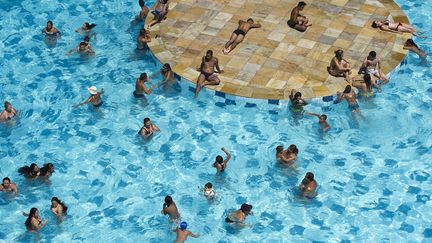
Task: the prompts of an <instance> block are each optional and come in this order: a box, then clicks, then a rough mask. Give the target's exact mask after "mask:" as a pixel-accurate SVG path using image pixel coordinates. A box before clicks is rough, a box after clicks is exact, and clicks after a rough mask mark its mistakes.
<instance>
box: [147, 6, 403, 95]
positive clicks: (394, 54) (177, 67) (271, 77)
mask: <svg viewBox="0 0 432 243" xmlns="http://www.w3.org/2000/svg"><path fill="white" fill-rule="evenodd" d="M306 3H307V4H308V5H307V6H306V8H305V10H304V11H303V12H302V14H304V15H306V16H307V17H308V18H309V19H310V22H311V23H312V24H313V26H312V27H311V28H310V29H308V30H307V31H306V32H305V33H300V32H297V31H295V30H293V29H290V28H289V27H288V26H287V24H286V21H287V20H288V16H289V14H290V12H291V9H292V8H293V7H294V6H296V4H297V1H292V0H171V1H170V8H169V9H170V10H169V14H168V18H167V19H166V20H164V21H163V22H162V23H161V24H158V25H156V26H154V27H153V28H152V31H151V32H152V37H155V36H156V35H159V36H160V37H158V38H153V39H152V42H151V43H150V44H149V46H150V49H151V50H152V52H153V53H154V54H155V56H156V57H157V58H158V59H159V60H160V61H161V62H162V63H166V62H168V63H170V64H171V66H172V67H173V69H174V71H175V72H176V73H177V74H179V75H180V76H182V77H183V78H185V79H187V80H190V81H191V82H194V83H195V82H196V79H197V77H198V75H199V72H198V71H197V67H199V65H200V63H201V58H202V56H204V55H205V52H206V51H207V50H209V49H211V50H213V51H214V53H215V54H214V55H215V56H216V57H217V58H218V59H219V63H220V66H221V68H222V69H224V70H225V72H224V73H223V74H221V75H219V76H220V79H221V81H222V82H221V84H220V85H218V86H209V87H208V88H210V89H215V90H218V91H221V92H224V93H228V94H232V95H238V96H244V97H252V98H261V99H287V98H288V95H289V92H290V90H291V89H293V88H295V89H299V90H300V91H301V92H302V93H303V95H304V96H305V97H308V98H311V97H320V96H326V95H331V94H335V93H336V92H337V91H339V90H342V89H343V88H344V87H345V85H346V84H347V83H346V81H344V79H343V78H334V77H331V76H329V75H328V73H327V70H326V67H327V66H328V64H329V62H330V60H331V58H332V57H333V56H334V51H335V50H337V49H342V50H344V51H345V57H346V58H347V59H348V60H350V61H351V62H352V63H353V64H354V66H355V69H358V67H359V66H360V64H361V62H362V60H363V59H364V58H365V57H366V56H367V53H368V52H369V51H372V50H375V51H376V52H377V53H378V55H379V56H380V57H381V60H382V62H383V63H382V68H383V70H384V71H385V72H386V73H388V72H390V71H391V70H393V69H394V68H395V67H396V66H397V65H398V64H399V63H400V62H401V61H402V59H403V58H404V56H405V55H406V51H405V50H403V49H402V46H403V43H404V42H405V40H406V39H408V38H410V37H411V35H410V34H403V35H401V34H394V33H388V32H381V31H378V30H376V29H372V28H371V27H370V23H371V21H372V19H377V18H380V19H391V20H394V21H401V22H405V23H408V19H407V17H406V16H405V15H404V13H403V11H402V10H401V9H400V8H399V6H398V5H397V4H396V3H394V2H393V1H392V0H309V1H306ZM151 17H152V16H149V18H148V19H147V24H148V22H149V21H150V19H151ZM249 17H251V18H253V19H254V20H255V21H258V22H260V23H261V24H262V25H263V27H262V28H260V29H252V30H251V31H249V33H248V34H247V36H246V38H245V40H244V41H243V43H241V44H240V45H238V46H237V48H236V49H235V50H234V51H233V52H231V53H230V54H229V55H224V54H223V53H222V52H221V50H222V48H223V46H224V44H225V43H226V41H227V40H228V39H229V37H230V36H231V33H232V32H233V30H235V29H236V28H237V23H238V21H239V20H240V19H243V20H246V19H247V18H249Z"/></svg>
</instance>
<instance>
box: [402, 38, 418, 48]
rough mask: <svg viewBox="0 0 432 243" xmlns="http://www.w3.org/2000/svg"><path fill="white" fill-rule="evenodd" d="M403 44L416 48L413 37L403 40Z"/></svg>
mask: <svg viewBox="0 0 432 243" xmlns="http://www.w3.org/2000/svg"><path fill="white" fill-rule="evenodd" d="M405 45H407V46H414V47H417V48H418V46H417V44H416V43H415V42H414V40H413V39H408V40H406V41H405Z"/></svg>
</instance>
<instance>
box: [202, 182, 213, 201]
mask: <svg viewBox="0 0 432 243" xmlns="http://www.w3.org/2000/svg"><path fill="white" fill-rule="evenodd" d="M204 196H205V197H206V198H207V199H213V198H214V197H215V192H214V191H213V184H211V183H210V182H207V183H206V184H205V186H204Z"/></svg>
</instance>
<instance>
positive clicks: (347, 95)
mask: <svg viewBox="0 0 432 243" xmlns="http://www.w3.org/2000/svg"><path fill="white" fill-rule="evenodd" d="M337 95H338V100H337V102H336V103H339V102H341V101H342V99H345V100H346V101H347V102H348V109H349V110H350V111H351V113H352V114H354V113H359V114H361V112H360V106H359V105H358V103H357V99H356V94H355V92H354V90H353V89H352V88H351V85H347V86H346V87H345V90H344V91H343V93H341V92H337Z"/></svg>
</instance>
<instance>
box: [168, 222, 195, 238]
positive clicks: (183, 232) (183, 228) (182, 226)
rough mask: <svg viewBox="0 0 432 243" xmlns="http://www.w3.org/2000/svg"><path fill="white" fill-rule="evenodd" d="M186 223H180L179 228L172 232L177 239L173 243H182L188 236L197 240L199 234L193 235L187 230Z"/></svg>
mask: <svg viewBox="0 0 432 243" xmlns="http://www.w3.org/2000/svg"><path fill="white" fill-rule="evenodd" d="M187 226H188V225H187V223H186V222H185V221H183V222H181V223H180V227H177V228H176V229H174V230H173V231H174V232H176V233H177V238H176V239H175V241H174V243H183V242H185V241H186V240H187V238H188V236H191V237H193V238H198V237H199V236H200V235H199V234H194V233H192V232H191V231H189V230H186V229H187Z"/></svg>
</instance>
